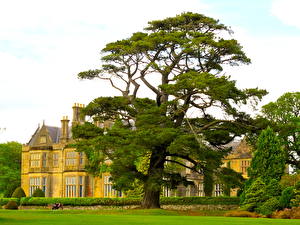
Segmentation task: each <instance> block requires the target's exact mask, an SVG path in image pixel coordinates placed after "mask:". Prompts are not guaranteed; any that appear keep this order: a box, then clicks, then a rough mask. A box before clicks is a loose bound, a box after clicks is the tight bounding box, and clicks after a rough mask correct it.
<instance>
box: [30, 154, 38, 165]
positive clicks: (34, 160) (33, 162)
mask: <svg viewBox="0 0 300 225" xmlns="http://www.w3.org/2000/svg"><path fill="white" fill-rule="evenodd" d="M40 161H41V154H40V153H32V154H30V167H40Z"/></svg>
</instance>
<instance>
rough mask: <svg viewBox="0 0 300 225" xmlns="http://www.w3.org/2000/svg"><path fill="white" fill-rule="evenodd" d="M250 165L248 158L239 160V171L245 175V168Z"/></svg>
mask: <svg viewBox="0 0 300 225" xmlns="http://www.w3.org/2000/svg"><path fill="white" fill-rule="evenodd" d="M249 166H250V161H249V160H242V162H241V172H242V173H243V174H245V175H247V169H248V167H249Z"/></svg>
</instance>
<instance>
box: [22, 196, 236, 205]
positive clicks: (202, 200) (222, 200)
mask: <svg viewBox="0 0 300 225" xmlns="http://www.w3.org/2000/svg"><path fill="white" fill-rule="evenodd" d="M141 201H142V198H88V197H87V198H37V197H27V198H22V199H21V202H20V203H21V204H22V205H24V206H26V205H28V206H30V205H31V206H34V205H35V206H47V205H51V204H54V203H56V202H59V203H62V204H63V205H64V206H68V205H69V206H95V205H102V206H125V205H140V204H141ZM161 204H162V205H238V204H239V199H238V198H236V197H162V198H161Z"/></svg>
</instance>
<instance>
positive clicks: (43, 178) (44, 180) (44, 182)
mask: <svg viewBox="0 0 300 225" xmlns="http://www.w3.org/2000/svg"><path fill="white" fill-rule="evenodd" d="M46 186H47V178H46V177H42V191H43V192H44V193H45V194H46Z"/></svg>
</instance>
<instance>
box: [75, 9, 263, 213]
mask: <svg viewBox="0 0 300 225" xmlns="http://www.w3.org/2000/svg"><path fill="white" fill-rule="evenodd" d="M225 33H227V34H228V33H229V34H231V30H230V29H229V28H228V27H226V26H225V25H223V24H221V23H219V21H218V20H215V19H212V18H209V17H206V16H204V15H201V14H196V13H190V12H188V13H182V14H181V15H178V16H175V17H171V18H166V19H164V20H156V21H151V22H149V26H148V27H146V28H145V32H138V33H134V34H133V35H132V36H131V37H129V38H128V39H124V40H119V41H116V42H112V43H109V44H107V45H106V47H105V48H104V49H103V50H102V66H101V68H100V69H97V70H90V71H86V72H81V73H79V75H78V76H79V78H81V79H96V78H98V79H102V80H104V81H108V82H109V83H110V85H111V86H112V87H113V88H115V89H117V90H119V91H120V92H121V94H122V96H119V97H100V98H97V99H95V100H94V101H92V102H91V103H90V104H88V105H87V107H86V108H85V109H84V113H85V114H86V115H88V116H90V117H91V118H92V119H93V120H94V121H100V122H101V121H102V122H103V121H106V120H111V121H114V122H115V123H114V125H113V126H112V128H111V129H108V130H104V129H100V128H97V127H96V126H94V125H93V124H91V123H86V124H85V125H83V126H80V127H76V128H74V130H73V133H74V137H75V138H78V140H79V142H78V150H79V151H84V152H85V153H86V155H87V157H88V159H89V168H88V169H89V170H90V171H91V172H94V173H99V172H100V173H101V172H103V171H109V172H110V173H111V175H112V181H113V182H114V187H115V188H117V189H122V190H126V189H129V188H132V185H133V183H134V182H135V181H136V180H139V181H141V182H142V183H143V184H144V197H143V202H142V206H143V207H144V208H156V207H159V206H160V205H159V196H160V192H161V188H162V186H163V185H165V186H169V187H171V188H175V187H176V186H177V185H178V184H180V183H183V184H188V183H189V182H188V181H187V180H186V178H185V177H183V176H181V174H180V173H179V172H177V171H172V170H167V169H166V163H168V164H176V165H177V166H181V167H182V168H188V169H191V170H192V171H194V172H196V173H199V174H201V175H203V174H205V173H206V174H212V173H214V171H216V170H217V169H218V168H219V167H220V165H221V160H222V158H223V157H224V155H226V154H227V153H228V151H229V149H227V148H226V147H225V145H226V144H227V143H229V142H230V141H232V140H233V139H234V138H235V137H237V136H240V135H242V134H244V133H245V132H247V131H248V130H249V129H254V127H253V126H252V125H251V124H252V119H251V118H250V116H249V115H247V114H246V113H245V112H242V111H240V108H239V105H243V104H247V103H248V102H249V100H259V99H261V97H262V96H264V95H265V94H266V91H264V90H259V89H257V88H254V89H245V90H241V89H238V88H237V87H236V85H235V81H232V80H230V77H229V76H225V75H224V73H223V66H224V65H231V66H237V65H240V64H248V63H250V59H249V58H247V56H246V55H245V53H244V52H243V50H242V47H241V46H240V45H239V43H238V42H237V41H236V40H234V39H225V38H224V37H225ZM145 90H147V91H145ZM149 91H150V93H152V94H149V95H148V98H141V96H145V93H149ZM216 112H217V113H216ZM216 114H217V115H222V117H216V116H215V115H216ZM188 115H192V118H191V116H188ZM108 159H109V160H110V162H111V163H109V164H105V161H106V160H108ZM187 162H188V163H187ZM141 165H142V166H141Z"/></svg>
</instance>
